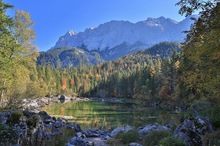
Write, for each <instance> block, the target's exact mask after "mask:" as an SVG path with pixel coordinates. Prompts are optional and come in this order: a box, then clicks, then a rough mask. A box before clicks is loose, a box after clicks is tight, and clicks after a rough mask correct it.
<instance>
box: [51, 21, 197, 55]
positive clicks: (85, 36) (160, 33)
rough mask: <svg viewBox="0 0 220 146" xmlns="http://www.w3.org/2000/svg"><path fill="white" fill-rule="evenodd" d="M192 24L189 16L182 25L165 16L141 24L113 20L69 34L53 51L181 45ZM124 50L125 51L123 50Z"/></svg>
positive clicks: (61, 38) (63, 37) (60, 40)
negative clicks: (172, 43)
mask: <svg viewBox="0 0 220 146" xmlns="http://www.w3.org/2000/svg"><path fill="white" fill-rule="evenodd" d="M192 23H193V21H192V20H190V19H189V17H188V18H186V19H184V20H183V21H181V22H177V21H175V20H172V19H170V18H164V17H159V18H148V19H147V20H145V21H140V22H137V23H131V22H129V21H110V22H107V23H104V24H101V25H99V26H98V27H97V28H88V29H86V30H85V31H84V32H79V33H76V32H74V31H73V30H71V31H68V32H67V33H66V34H65V35H64V36H62V37H60V38H59V40H58V41H57V43H56V45H55V46H54V47H53V48H59V47H63V46H71V47H81V46H82V47H86V49H88V50H90V51H91V50H101V51H102V50H106V49H109V50H111V49H113V48H115V47H117V46H120V45H122V44H126V45H127V46H132V45H133V46H137V48H135V47H134V48H133V49H137V50H138V49H140V48H146V47H148V46H149V45H153V44H156V43H159V42H163V41H175V42H181V41H183V39H184V37H185V34H183V33H182V32H183V31H185V30H188V29H189V28H190V24H192ZM135 44H136V45H135ZM137 44H138V45H137ZM128 48H130V47H128ZM128 48H127V49H128ZM120 49H122V48H121V47H120ZM130 49H131V48H130ZM127 51H129V50H127Z"/></svg>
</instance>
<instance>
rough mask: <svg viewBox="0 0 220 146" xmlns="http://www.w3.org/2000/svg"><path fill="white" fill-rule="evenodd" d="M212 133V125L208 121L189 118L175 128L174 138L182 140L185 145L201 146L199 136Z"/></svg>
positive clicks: (196, 117) (197, 117)
mask: <svg viewBox="0 0 220 146" xmlns="http://www.w3.org/2000/svg"><path fill="white" fill-rule="evenodd" d="M212 131H213V129H212V125H211V124H210V122H209V120H208V119H206V118H203V117H199V116H190V117H189V118H188V119H186V120H184V122H183V123H182V124H181V125H180V126H178V127H177V128H176V130H175V131H174V136H176V137H179V138H182V139H183V141H184V143H185V144H187V145H190V146H198V145H199V146H202V145H203V143H202V140H201V136H202V135H204V134H205V133H207V132H212Z"/></svg>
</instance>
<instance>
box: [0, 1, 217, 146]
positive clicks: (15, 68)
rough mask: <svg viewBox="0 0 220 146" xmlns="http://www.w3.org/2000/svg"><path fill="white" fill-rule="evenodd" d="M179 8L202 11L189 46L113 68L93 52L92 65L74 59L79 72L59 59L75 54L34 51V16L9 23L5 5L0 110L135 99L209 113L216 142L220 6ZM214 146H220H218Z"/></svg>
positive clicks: (159, 47) (133, 57) (0, 29)
mask: <svg viewBox="0 0 220 146" xmlns="http://www.w3.org/2000/svg"><path fill="white" fill-rule="evenodd" d="M177 5H178V6H180V7H181V8H180V10H179V13H180V14H181V15H184V16H190V15H191V14H192V12H194V11H195V10H198V9H199V10H200V13H199V18H198V19H196V20H194V24H193V25H191V28H190V30H188V31H187V32H185V33H186V34H187V37H186V39H185V41H184V42H183V43H180V44H179V43H176V42H161V43H159V44H156V45H154V46H152V47H149V48H143V50H142V51H139V52H136V53H133V54H129V55H126V56H124V57H122V58H119V59H117V60H113V61H104V60H103V59H102V58H101V57H100V54H99V52H93V54H95V55H96V57H97V59H96V61H95V62H94V63H92V64H91V63H89V62H87V60H86V59H85V58H84V56H77V55H76V54H73V53H72V52H71V53H72V54H68V55H69V56H70V57H69V60H68V61H69V62H70V61H75V62H76V66H69V65H68V64H66V65H63V64H62V58H59V57H63V56H62V54H61V53H63V52H67V53H68V50H70V49H71V48H58V49H55V50H53V52H52V53H51V54H50V53H47V52H42V53H39V52H38V48H37V46H35V44H34V41H35V38H36V34H35V31H34V30H33V25H34V22H33V21H32V20H31V16H30V14H29V13H27V12H24V11H23V10H20V11H16V14H15V16H14V17H9V16H8V15H7V14H6V11H7V10H8V9H12V8H13V6H12V5H10V4H6V3H4V2H3V1H2V0H0V21H1V22H0V104H1V105H2V106H1V107H7V105H10V104H11V105H17V104H20V103H21V101H22V99H24V98H25V99H26V98H28V99H35V98H39V97H45V96H50V95H56V94H65V95H68V96H70V97H88V98H89V97H99V98H104V97H109V98H111V97H118V98H129V99H131V98H132V99H133V98H135V99H138V100H139V99H140V100H144V101H146V102H147V103H164V104H168V105H171V106H186V107H190V108H191V107H193V106H196V107H197V108H198V107H202V106H204V107H205V109H206V110H205V111H207V113H205V115H208V116H209V118H210V119H211V122H212V124H213V125H214V130H215V131H217V132H214V134H213V135H209V136H210V137H208V139H212V138H213V137H215V136H216V137H217V136H218V133H219V128H220V124H219V122H220V119H219V117H220V116H219V112H220V108H219V107H220V3H219V1H218V0H210V1H206V2H203V1H200V0H194V1H192V0H180V1H179V2H178V3H177ZM75 49H81V50H84V51H87V50H86V49H85V48H75ZM60 54H61V55H60ZM74 56H75V57H74ZM3 104H4V105H3ZM5 105H6V106H5ZM206 105H207V106H206ZM10 107H11V106H10ZM198 112H200V111H199V110H198ZM203 112H204V111H203ZM187 114H188V113H187ZM190 114H191V113H190ZM0 126H1V125H0ZM0 135H1V134H0ZM206 138H207V137H206ZM214 139H215V138H214ZM212 142H213V141H212ZM215 142H216V143H218V144H219V140H218V141H217V140H216V141H215Z"/></svg>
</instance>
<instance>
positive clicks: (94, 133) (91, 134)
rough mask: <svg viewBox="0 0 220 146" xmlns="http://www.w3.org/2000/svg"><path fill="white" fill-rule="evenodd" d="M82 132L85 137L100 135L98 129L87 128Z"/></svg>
mask: <svg viewBox="0 0 220 146" xmlns="http://www.w3.org/2000/svg"><path fill="white" fill-rule="evenodd" d="M84 133H85V135H86V137H100V131H98V130H87V131H84Z"/></svg>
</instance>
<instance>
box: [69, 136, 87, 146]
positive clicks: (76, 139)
mask: <svg viewBox="0 0 220 146" xmlns="http://www.w3.org/2000/svg"><path fill="white" fill-rule="evenodd" d="M67 145H77V146H86V143H85V142H84V140H83V139H82V138H79V137H76V136H75V137H73V138H72V139H71V140H70V141H69V142H68V143H67Z"/></svg>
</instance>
